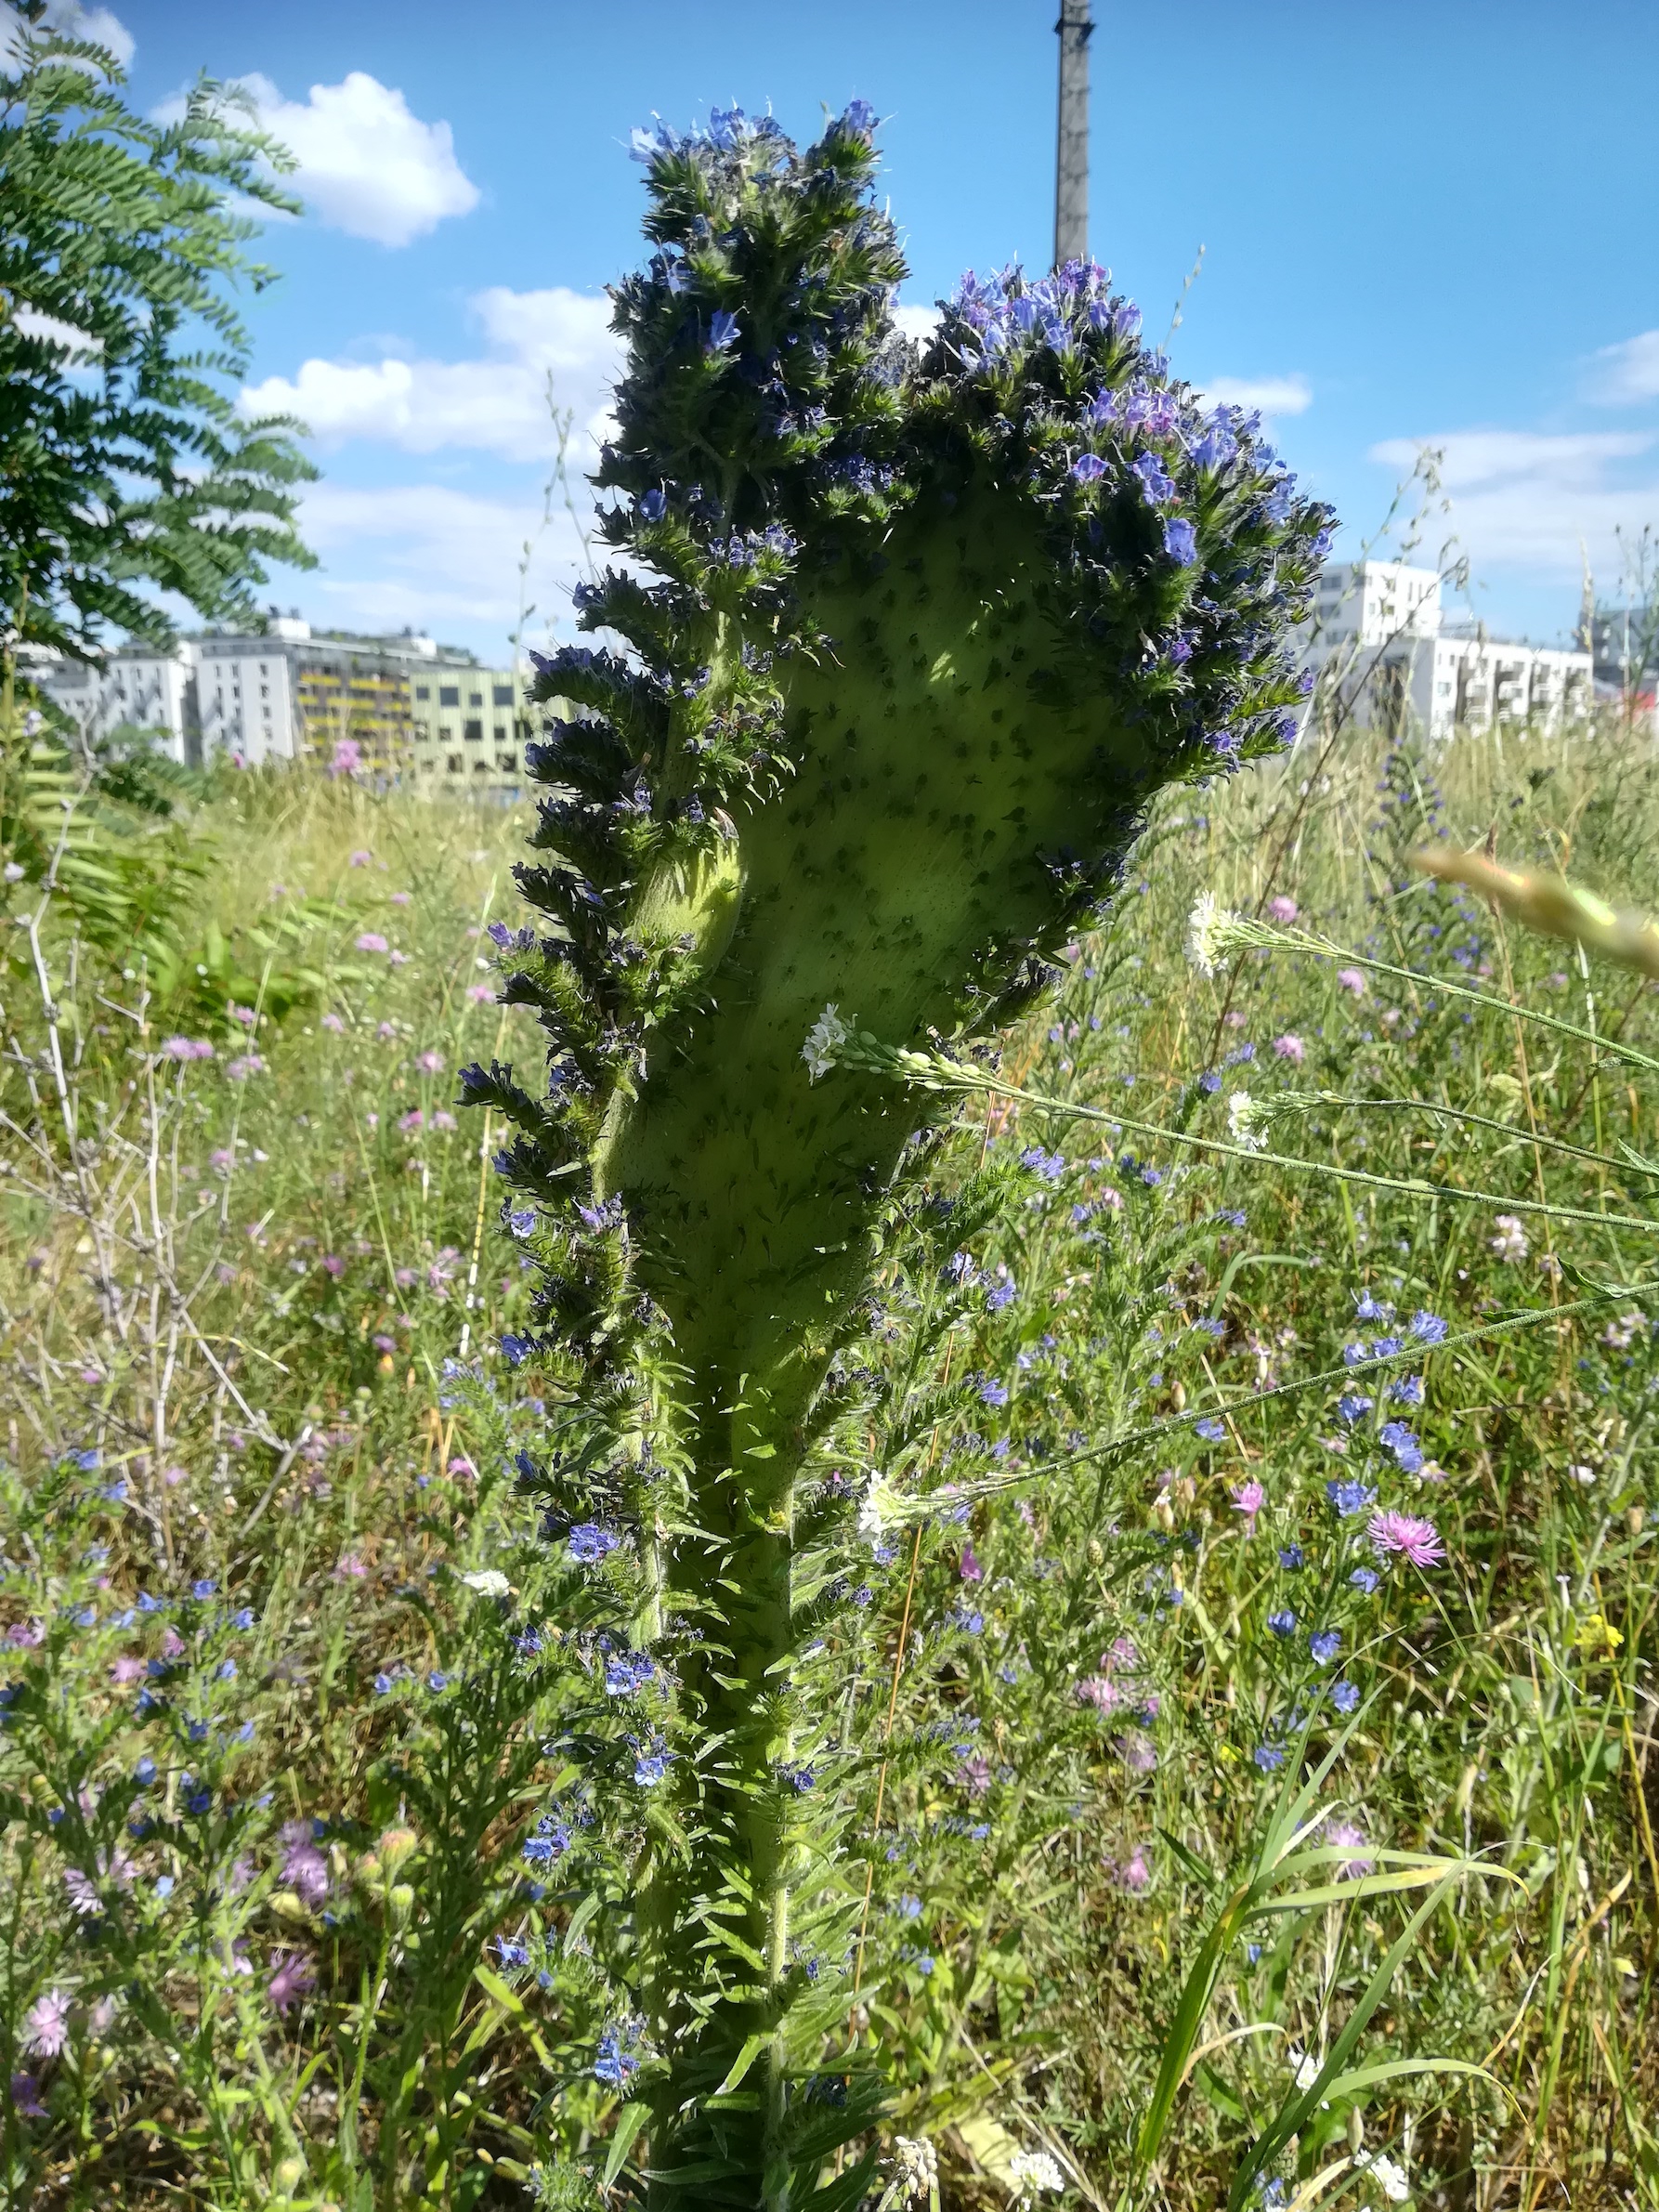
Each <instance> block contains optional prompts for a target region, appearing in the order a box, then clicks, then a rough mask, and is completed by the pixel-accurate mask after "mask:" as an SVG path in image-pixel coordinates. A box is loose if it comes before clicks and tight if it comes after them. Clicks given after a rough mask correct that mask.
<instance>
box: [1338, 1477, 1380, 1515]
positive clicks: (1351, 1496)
mask: <svg viewBox="0 0 1659 2212" xmlns="http://www.w3.org/2000/svg"><path fill="white" fill-rule="evenodd" d="M1325 1494H1326V1497H1327V1498H1328V1499H1330V1501H1331V1503H1332V1505H1333V1506H1334V1507H1335V1508H1336V1510H1337V1512H1339V1513H1340V1514H1341V1516H1342V1518H1343V1520H1344V1521H1352V1519H1353V1517H1354V1516H1355V1514H1356V1513H1363V1512H1366V1511H1367V1510H1368V1508H1369V1506H1370V1504H1371V1501H1372V1499H1374V1498H1375V1497H1376V1496H1377V1493H1376V1491H1375V1490H1371V1489H1367V1488H1366V1486H1365V1484H1364V1483H1361V1482H1356V1481H1354V1479H1353V1478H1352V1475H1339V1476H1337V1477H1336V1478H1335V1479H1334V1480H1332V1481H1331V1482H1328V1483H1326V1486H1325Z"/></svg>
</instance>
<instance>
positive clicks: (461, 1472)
mask: <svg viewBox="0 0 1659 2212" xmlns="http://www.w3.org/2000/svg"><path fill="white" fill-rule="evenodd" d="M444 1472H445V1473H446V1474H453V1475H456V1476H459V1478H460V1479H461V1480H462V1481H463V1482H470V1481H471V1480H472V1478H473V1477H474V1475H476V1474H477V1472H478V1471H477V1468H476V1467H475V1466H474V1465H473V1463H472V1461H471V1460H470V1459H465V1458H464V1457H463V1456H462V1455H461V1454H460V1453H457V1454H456V1456H455V1457H454V1459H451V1461H450V1463H449V1465H448V1466H447V1467H446V1468H445V1469H444Z"/></svg>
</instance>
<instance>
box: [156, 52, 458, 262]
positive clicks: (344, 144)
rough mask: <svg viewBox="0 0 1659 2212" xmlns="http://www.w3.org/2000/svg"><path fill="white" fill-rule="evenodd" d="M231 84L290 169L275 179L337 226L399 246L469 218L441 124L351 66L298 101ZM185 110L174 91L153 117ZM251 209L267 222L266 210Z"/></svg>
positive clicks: (260, 84) (257, 81)
mask: <svg viewBox="0 0 1659 2212" xmlns="http://www.w3.org/2000/svg"><path fill="white" fill-rule="evenodd" d="M231 85H232V86H233V87H234V88H235V89H236V90H237V91H239V92H242V93H245V94H246V96H247V98H249V99H250V100H251V101H252V102H253V105H254V109H255V113H256V115H257V118H258V122H259V127H260V128H261V129H262V130H266V131H268V132H269V133H270V135H271V137H273V138H280V139H281V142H282V144H283V145H284V146H286V147H287V148H288V150H289V151H290V152H291V153H292V154H293V155H294V160H295V161H296V162H297V163H298V164H299V166H298V168H297V169H296V170H295V171H294V174H293V175H291V176H289V177H284V178H283V179H282V181H283V183H284V184H286V185H288V186H289V187H291V188H292V190H294V191H296V192H297V193H298V194H299V196H300V198H301V199H302V200H304V201H305V203H306V204H307V207H308V208H309V209H311V210H312V211H313V212H314V213H316V214H317V215H319V216H320V217H321V218H322V220H323V221H324V222H325V223H329V224H332V225H333V228H334V229H336V230H345V231H346V232H348V233H349V234H350V236H351V237H353V238H367V239H370V240H372V242H373V243H374V244H375V245H381V246H406V245H408V244H409V243H410V242H411V240H412V239H416V238H423V237H425V234H426V232H427V231H428V230H436V229H437V228H438V224H439V223H441V222H442V221H443V219H444V217H445V216H454V215H470V214H471V213H472V211H473V209H474V208H475V207H477V204H478V200H479V197H480V195H479V192H478V188H477V185H476V184H474V182H473V181H472V178H471V177H468V176H467V174H466V172H465V171H464V169H463V168H462V166H461V164H460V163H459V162H458V161H457V160H456V159H455V139H454V134H453V133H452V132H451V129H450V126H449V124H447V123H423V122H422V121H421V119H420V117H419V116H418V115H411V113H410V110H409V102H408V101H407V100H406V99H405V98H404V97H403V95H402V94H401V93H400V92H398V91H397V90H395V89H394V88H393V87H392V86H391V85H383V84H382V83H381V82H380V80H379V78H378V77H372V76H370V75H369V74H368V73H367V72H366V71H364V70H360V69H354V70H352V71H351V72H349V73H348V75H347V76H346V80H345V82H344V83H343V84H339V85H312V87H311V97H310V98H309V99H308V100H305V101H300V100H293V99H284V98H282V95H281V92H280V91H279V90H278V89H277V87H276V85H273V84H272V83H271V81H270V79H269V78H268V77H265V76H261V75H259V74H258V72H255V73H254V74H253V75H252V76H246V77H235V78H232V79H231ZM184 105H185V103H184V95H183V94H182V93H175V94H174V96H173V98H171V99H167V100H163V103H162V105H161V106H160V107H159V108H157V109H156V110H155V115H156V119H157V121H158V122H162V123H171V122H176V120H177V118H178V117H179V116H180V115H182V114H183V112H184ZM252 212H255V213H257V214H258V215H260V216H261V217H262V219H265V220H268V219H269V211H268V209H263V208H260V209H255V210H253V211H252Z"/></svg>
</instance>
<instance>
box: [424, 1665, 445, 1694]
mask: <svg viewBox="0 0 1659 2212" xmlns="http://www.w3.org/2000/svg"><path fill="white" fill-rule="evenodd" d="M449 1686H450V1678H449V1676H448V1675H447V1674H440V1673H439V1672H438V1669H437V1668H436V1667H435V1668H434V1669H432V1672H431V1673H430V1674H429V1675H428V1676H427V1677H426V1687H427V1688H428V1689H429V1690H434V1691H437V1690H447V1689H448V1688H449Z"/></svg>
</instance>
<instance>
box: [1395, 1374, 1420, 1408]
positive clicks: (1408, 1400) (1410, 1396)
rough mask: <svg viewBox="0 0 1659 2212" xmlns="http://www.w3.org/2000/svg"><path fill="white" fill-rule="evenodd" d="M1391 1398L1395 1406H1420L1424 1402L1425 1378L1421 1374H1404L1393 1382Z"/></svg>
mask: <svg viewBox="0 0 1659 2212" xmlns="http://www.w3.org/2000/svg"><path fill="white" fill-rule="evenodd" d="M1388 1394H1389V1400H1390V1403H1391V1405H1395V1406H1420V1405H1421V1404H1422V1402H1423V1378H1422V1377H1421V1376H1420V1375H1402V1376H1401V1377H1400V1378H1399V1380H1398V1381H1395V1382H1391V1383H1390V1384H1389V1389H1388Z"/></svg>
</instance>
